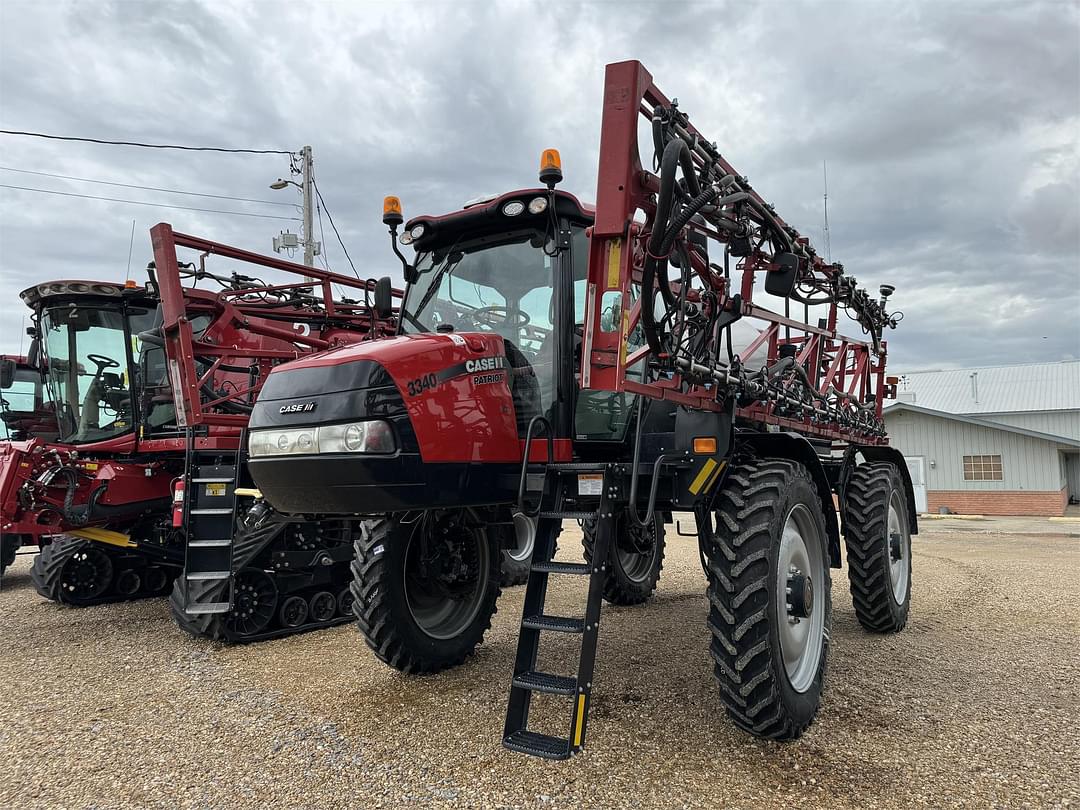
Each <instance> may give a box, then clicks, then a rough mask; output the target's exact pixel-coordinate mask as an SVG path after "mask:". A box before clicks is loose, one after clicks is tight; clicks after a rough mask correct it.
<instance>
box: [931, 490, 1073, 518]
mask: <svg viewBox="0 0 1080 810" xmlns="http://www.w3.org/2000/svg"><path fill="white" fill-rule="evenodd" d="M926 500H927V505H928V506H929V511H930V512H931V513H936V512H937V511H938V509H939V508H941V507H942V506H947V507H949V509H951V510H952V511H954V512H956V513H957V514H960V515H1040V516H1044V517H1060V516H1061V515H1064V514H1065V506H1066V505H1067V504H1068V501H1069V495H1068V492H1067V490H1066V489H1062V490H1061V491H1060V492H1029V491H1019V492H1015V491H1014V492H1009V491H997V492H985V491H984V492H972V491H963V490H957V491H948V490H937V491H933V490H931V491H928V492H927V493H926Z"/></svg>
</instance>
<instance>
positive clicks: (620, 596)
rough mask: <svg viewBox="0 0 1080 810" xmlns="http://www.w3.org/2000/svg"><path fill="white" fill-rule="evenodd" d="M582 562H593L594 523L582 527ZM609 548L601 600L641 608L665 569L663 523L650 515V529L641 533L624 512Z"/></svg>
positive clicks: (616, 524) (657, 516)
mask: <svg viewBox="0 0 1080 810" xmlns="http://www.w3.org/2000/svg"><path fill="white" fill-rule="evenodd" d="M581 531H582V543H583V544H584V546H585V560H586V561H587V562H592V551H593V546H594V545H595V543H596V521H595V520H586V521H584V523H583V524H582V526H581ZM612 539H613V540H614V542H613V543H611V545H610V549H611V550H610V552H609V554H608V564H607V565H608V567H607V570H606V571H605V572H604V599H605V600H606V601H607V602H609V603H610V604H612V605H640V604H641V603H642V602H644V601H645V600H647V599H648V598H649V597H650V596H652V594H653V591H655V590H656V584H657V583H658V582H659V581H660V571H661V569H663V567H664V521H663V519H662V518H661V517H660V515H657V514H654V515H653V522H652V525H651V526H650V527H649V528H648V529H643V528H641V527H640V526H638V525H637V524H636V523H634V522H633V520H632V518H631V517H630V515H628V514H627V513H626V512H623V513H622V514H620V515H619V516H618V517H617V518H616V519H615V537H614V538H612Z"/></svg>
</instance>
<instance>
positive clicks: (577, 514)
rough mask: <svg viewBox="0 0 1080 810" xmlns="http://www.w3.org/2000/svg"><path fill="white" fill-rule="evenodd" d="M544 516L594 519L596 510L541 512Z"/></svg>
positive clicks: (567, 518) (564, 518)
mask: <svg viewBox="0 0 1080 810" xmlns="http://www.w3.org/2000/svg"><path fill="white" fill-rule="evenodd" d="M540 517H542V518H561V519H562V520H592V519H593V518H595V517H596V512H565V511H564V512H558V511H556V512H541V513H540Z"/></svg>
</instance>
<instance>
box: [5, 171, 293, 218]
mask: <svg viewBox="0 0 1080 810" xmlns="http://www.w3.org/2000/svg"><path fill="white" fill-rule="evenodd" d="M0 171H5V172H16V173H18V174H33V175H37V176H38V177H55V178H57V179H60V180H75V181H77V182H80V183H96V184H97V185H100V186H118V187H120V188H137V189H141V190H143V191H163V192H165V193H166V194H184V195H186V196H188V197H210V198H211V199H214V200H236V201H237V202H250V203H260V204H262V205H283V206H286V207H288V208H295V207H296V205H295V204H293V203H286V202H278V201H277V200H256V199H254V198H252V197H230V196H228V195H224V194H204V193H202V192H199V191H181V190H179V189H175V188H158V187H157V186H139V185H135V184H133V183H116V182H113V181H111V180H92V179H90V178H89V177H74V176H72V175H69V174H53V173H52V172H35V171H31V170H30V169H15V168H13V167H11V166H0Z"/></svg>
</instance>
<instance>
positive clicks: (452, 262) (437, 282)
mask: <svg viewBox="0 0 1080 810" xmlns="http://www.w3.org/2000/svg"><path fill="white" fill-rule="evenodd" d="M464 258H465V254H464V253H462V252H460V251H458V252H457V253H447V254H446V259H445V260H444V261H443V263H442V265H441V266H440V267H439V269H438V270H436V271H435V275H434V276H432V278H431V283H430V284H429V285H428V288H427V292H426V293H424V297H423V298H421V299H420V303H419V304H417V305H416V309H415V310H414V311H415V312H416V313H417V314H419V313H421V312H423V311H424V307H426V306H427V305H428V302H429V301H430V300H431V299H432V297H433V296H434V295H435V293H437V292H438V291H439V287H441V286H442V280H443V276H445V275H446V274H447V272H449V271H450V270H452V269H453V268H455V267H457V265H458V262H460V261H461V260H462V259H464ZM403 314H404V316H405V317H406V318H407V319H408V320H409V321H411V322H412V323H413V324H414V325H415V326H416V327H418V328H419V329H420V330H422V331H424V332H430V331H431V330H430V329H428V328H427V327H425V326H423V325H422V324H420V323H419V322H418V321H417V320H416V317H415V316H414V315H413V314H412V313H410V312H408V310H405V311H404V312H403Z"/></svg>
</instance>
